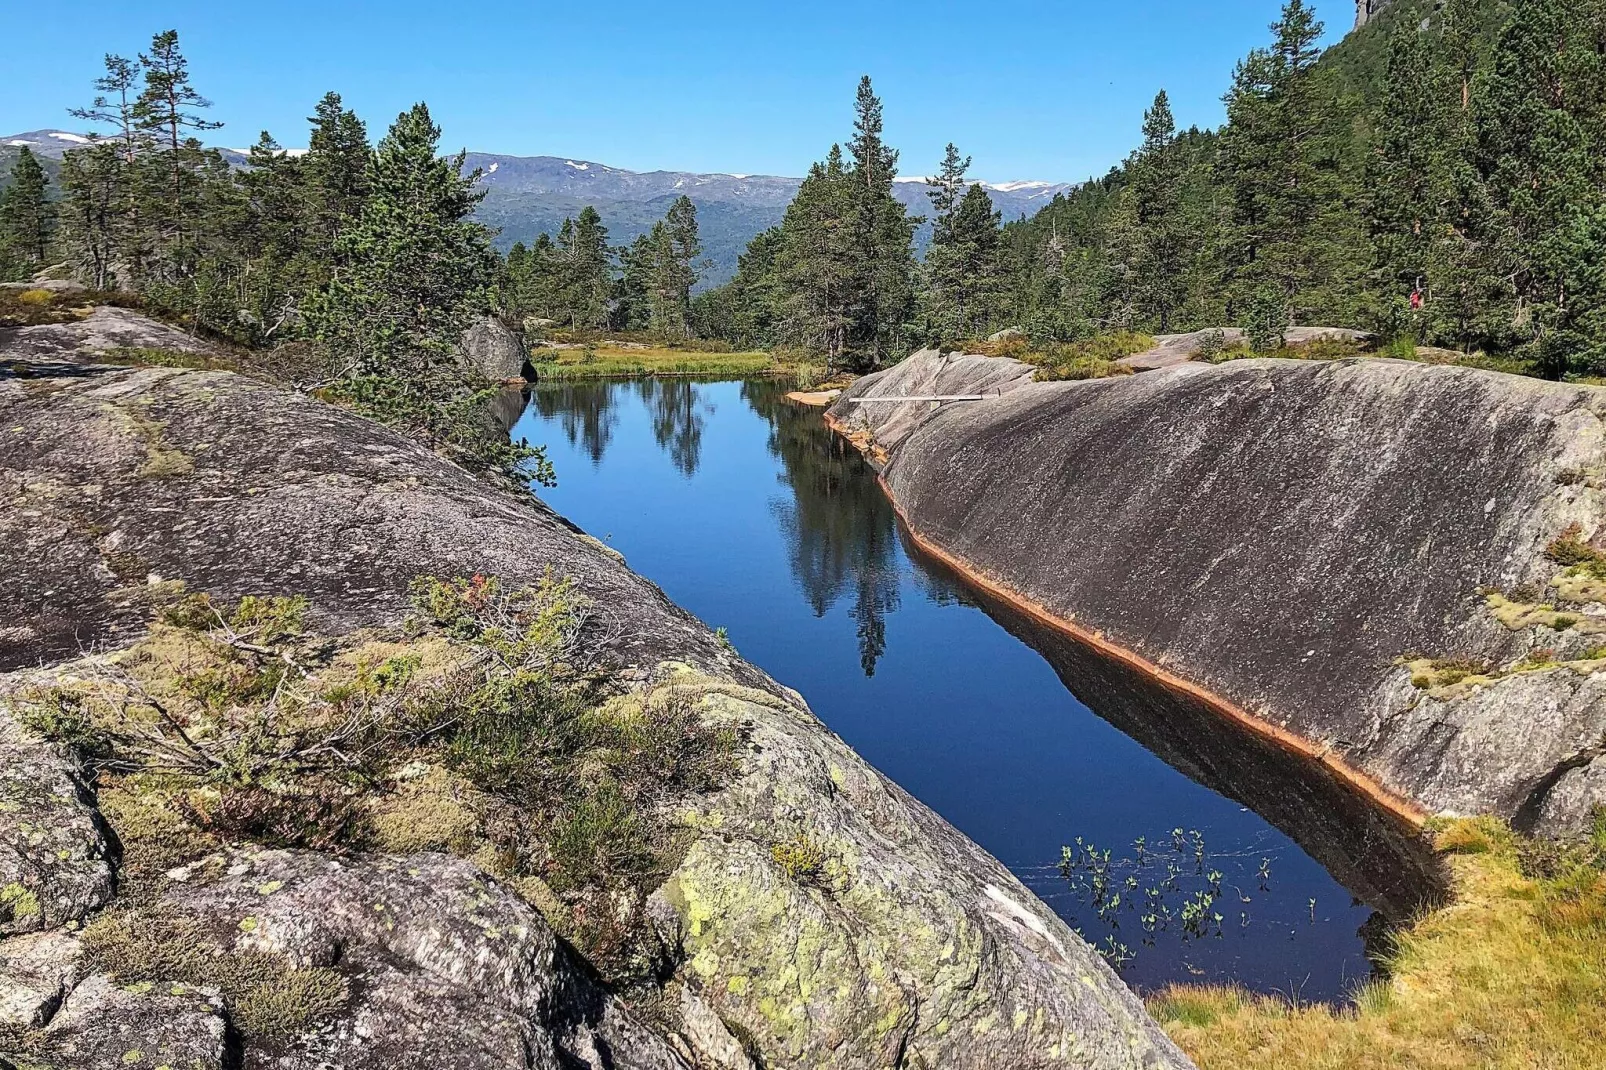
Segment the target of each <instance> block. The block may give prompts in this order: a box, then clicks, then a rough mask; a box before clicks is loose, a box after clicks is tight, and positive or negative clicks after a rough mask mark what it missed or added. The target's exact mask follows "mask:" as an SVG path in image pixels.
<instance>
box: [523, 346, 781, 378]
mask: <svg viewBox="0 0 1606 1070" xmlns="http://www.w3.org/2000/svg"><path fill="white" fill-rule="evenodd" d="M530 359H531V363H532V364H533V365H534V366H535V370H536V372H537V374H539V375H540V376H541V378H543V379H602V378H614V377H623V376H635V375H710V376H712V375H721V376H747V375H766V374H770V373H778V372H783V371H785V370H786V367H785V366H783V365H782V364H781V363H780V362H779V361H777V360H776V359H775V358H774V357H773V356H771V355H770V354H768V353H758V352H748V353H705V352H700V351H697V350H692V349H671V348H669V347H667V346H652V347H650V348H646V349H641V348H627V347H614V346H608V345H598V346H593V347H591V348H590V349H557V350H547V351H545V352H543V351H540V350H537V351H536V352H534V353H532V354H531V355H530Z"/></svg>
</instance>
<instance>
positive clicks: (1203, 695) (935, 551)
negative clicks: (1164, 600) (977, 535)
mask: <svg viewBox="0 0 1606 1070" xmlns="http://www.w3.org/2000/svg"><path fill="white" fill-rule="evenodd" d="M825 424H826V426H827V427H829V428H830V429H831V430H832V431H834V432H836V433H837V434H839V435H841V436H842V437H843V438H844V439H845V440H847V441H848V442H849V443H851V444H852V445H853V446H854V447H855V448H856V449H859V450H860V451H861V452H864V451H865V447H864V446H861V445H860V444H859V443H857V442H855V441H854V440H853V437H852V436H851V435H849V434H848V433H847V431H846V429H845V428H844V427H843V426H842V425H841V423H840V422H839V421H837V420H836V419H834V418H832V416H831V415H830V413H826V414H825ZM876 482H877V483H878V484H880V486H881V490H882V493H884V494H885V495H886V496H887V501H889V502H891V503H892V511H893V512H894V513H895V514H896V515H897V517H898V522H899V523H900V524H902V525H903V528H904V531H905V532H907V533H908V535H909V538H910V539H911V540H912V541H913V542H914V544H915V545H916V546H917V547H919V548H920V551H921V552H922V553H925V554H929V555H931V556H932V557H934V558H936V559H937V560H938V561H941V562H942V563H943V564H944V565H946V566H947V567H948V568H950V569H953V570H954V571H955V572H957V573H959V575H961V576H963V577H964V578H965V580H966V581H968V582H969V583H973V584H975V585H976V586H977V587H980V588H981V589H982V590H984V591H986V592H987V593H988V594H990V595H992V596H993V597H994V598H997V599H998V600H999V601H1001V602H1004V603H1006V604H1008V605H1009V606H1011V607H1013V608H1014V609H1016V610H1018V611H1019V612H1021V613H1024V614H1026V615H1027V616H1028V617H1030V618H1032V619H1033V620H1035V621H1037V622H1038V623H1040V624H1043V625H1046V626H1047V627H1050V628H1053V629H1054V630H1055V631H1057V632H1061V633H1063V634H1064V635H1067V636H1069V637H1070V638H1071V639H1073V640H1075V641H1076V642H1078V643H1081V644H1082V645H1084V646H1087V647H1090V648H1092V649H1093V650H1095V651H1097V652H1098V653H1100V654H1102V655H1104V656H1105V657H1109V658H1113V659H1114V660H1116V661H1118V662H1120V663H1122V664H1123V665H1125V666H1127V667H1128V668H1131V669H1133V670H1135V671H1137V672H1139V673H1142V674H1143V675H1145V676H1147V677H1149V678H1150V679H1152V680H1154V681H1156V682H1157V683H1159V684H1160V685H1161V686H1163V687H1165V688H1167V689H1168V690H1171V691H1174V692H1180V693H1181V694H1183V695H1186V696H1188V697H1189V698H1193V699H1196V700H1198V701H1199V702H1202V703H1203V704H1204V705H1205V707H1206V708H1208V709H1210V710H1211V711H1213V712H1215V713H1216V714H1218V715H1219V716H1222V717H1225V718H1227V719H1228V720H1231V721H1234V722H1236V723H1237V724H1240V725H1242V726H1243V727H1244V728H1246V729H1248V730H1249V731H1251V732H1253V733H1255V734H1256V735H1258V736H1262V737H1264V738H1266V739H1269V740H1270V741H1271V742H1273V743H1274V744H1276V745H1277V746H1279V747H1281V748H1282V749H1283V750H1285V751H1288V752H1289V753H1291V754H1293V755H1295V756H1297V757H1299V758H1303V759H1305V760H1307V761H1312V762H1315V763H1316V764H1317V765H1320V766H1321V767H1322V768H1323V769H1324V770H1326V771H1327V772H1328V773H1329V774H1330V775H1332V776H1334V777H1336V778H1337V779H1339V780H1341V781H1343V782H1344V783H1346V784H1348V785H1349V786H1350V787H1352V788H1354V789H1355V790H1356V791H1359V792H1360V793H1361V794H1363V795H1365V796H1367V797H1368V798H1370V799H1371V800H1372V801H1373V802H1375V803H1377V804H1378V805H1379V806H1381V807H1382V808H1383V809H1385V810H1387V811H1389V812H1390V813H1392V814H1394V815H1395V816H1396V817H1399V818H1401V819H1402V820H1404V821H1407V822H1409V823H1410V824H1412V825H1421V824H1422V822H1423V821H1425V820H1426V819H1427V816H1428V815H1427V812H1426V811H1424V810H1423V809H1422V808H1421V807H1420V806H1418V805H1416V804H1415V803H1414V802H1411V801H1410V800H1409V799H1406V798H1404V797H1403V796H1401V795H1399V794H1398V793H1396V792H1394V791H1392V790H1390V789H1389V788H1387V787H1385V786H1384V785H1383V784H1381V783H1379V782H1378V781H1377V779H1376V778H1374V777H1372V776H1371V775H1369V774H1367V773H1364V772H1362V771H1361V770H1359V769H1356V768H1355V767H1354V766H1352V765H1350V764H1348V763H1347V762H1345V761H1344V760H1343V759H1341V758H1339V757H1338V756H1337V755H1335V754H1334V753H1333V752H1332V751H1331V750H1330V749H1329V748H1327V747H1322V746H1318V745H1317V744H1315V743H1312V742H1311V741H1310V740H1308V739H1306V738H1305V737H1304V736H1301V735H1299V734H1298V733H1295V732H1290V731H1289V730H1288V729H1286V728H1284V727H1282V726H1281V725H1278V724H1274V723H1273V722H1271V721H1268V720H1266V719H1265V718H1264V717H1260V716H1258V715H1256V714H1253V713H1250V712H1249V711H1248V710H1246V709H1244V708H1243V707H1241V706H1239V705H1237V704H1236V703H1233V702H1230V701H1228V700H1227V699H1225V698H1222V697H1221V696H1220V695H1217V694H1216V693H1215V692H1213V691H1210V690H1207V689H1206V688H1203V687H1201V686H1199V685H1198V684H1196V683H1194V682H1193V681H1191V680H1188V679H1186V678H1184V677H1182V676H1178V675H1177V674H1176V673H1174V672H1171V671H1170V670H1169V669H1166V668H1163V667H1162V666H1159V665H1156V664H1155V663H1154V662H1152V661H1150V660H1149V659H1148V658H1145V657H1144V656H1143V655H1141V654H1138V653H1136V652H1135V651H1132V650H1128V649H1127V648H1126V647H1123V646H1120V645H1118V644H1116V643H1113V642H1111V641H1110V640H1108V639H1106V638H1105V637H1104V635H1103V633H1102V632H1097V631H1089V630H1088V629H1087V628H1084V627H1082V626H1081V625H1079V624H1077V623H1076V622H1075V621H1072V620H1069V619H1067V618H1065V617H1061V616H1059V615H1058V614H1056V613H1054V612H1053V611H1052V610H1050V609H1049V608H1048V607H1047V606H1044V605H1041V604H1040V603H1038V602H1034V601H1033V600H1031V599H1030V598H1028V597H1026V596H1025V595H1023V594H1021V593H1020V592H1018V591H1016V590H1014V589H1013V588H1011V587H1009V586H1008V585H1007V584H1005V583H1003V582H1001V581H999V580H995V579H993V578H992V577H990V576H988V575H987V574H986V573H985V572H983V571H982V570H981V569H980V568H979V567H977V566H976V565H973V564H971V563H970V562H969V561H966V560H965V559H964V558H962V557H960V556H959V555H958V554H955V553H952V552H951V551H948V550H945V549H943V547H941V546H939V545H938V544H937V543H936V542H935V541H934V540H932V539H929V538H927V537H926V536H924V535H922V534H921V533H920V529H919V528H917V527H915V525H914V522H913V521H912V520H910V518H909V515H908V514H907V513H906V512H904V509H903V506H902V505H901V504H899V502H898V498H897V496H896V495H894V494H893V493H892V488H891V487H890V486H888V485H887V481H886V479H885V478H884V477H883V476H882V475H881V474H880V473H877V474H876Z"/></svg>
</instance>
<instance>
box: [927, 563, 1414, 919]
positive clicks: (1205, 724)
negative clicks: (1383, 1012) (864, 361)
mask: <svg viewBox="0 0 1606 1070" xmlns="http://www.w3.org/2000/svg"><path fill="white" fill-rule="evenodd" d="M908 549H909V552H910V554H911V556H913V555H919V556H920V559H921V560H922V561H923V562H924V563H925V564H926V567H928V568H930V569H934V570H942V571H947V568H946V566H944V565H942V564H941V563H939V562H936V561H931V560H928V559H926V558H925V555H924V554H921V552H920V551H919V549H918V548H916V547H914V546H913V545H910V546H909V547H908ZM976 601H977V604H979V605H980V606H981V608H982V610H983V611H984V612H986V613H987V615H988V616H990V617H992V618H993V619H994V620H995V621H997V622H998V623H999V624H1000V625H1001V626H1003V627H1004V629H1005V630H1007V631H1009V632H1010V633H1012V634H1013V635H1015V636H1016V637H1017V638H1018V639H1020V640H1021V641H1023V642H1024V643H1026V645H1028V646H1030V647H1032V648H1033V649H1034V650H1036V651H1037V652H1038V653H1040V654H1041V655H1042V656H1043V658H1044V660H1046V661H1047V662H1048V663H1049V664H1050V665H1052V666H1053V667H1054V671H1055V672H1056V673H1057V674H1058V675H1059V677H1060V679H1061V680H1062V681H1064V683H1065V687H1066V689H1067V690H1069V691H1070V692H1071V694H1073V695H1075V696H1076V697H1077V698H1079V699H1081V700H1082V701H1083V702H1084V703H1085V704H1086V705H1087V707H1088V709H1090V710H1092V711H1093V712H1094V713H1096V714H1098V716H1100V717H1102V718H1104V719H1105V720H1107V721H1109V722H1110V723H1111V724H1113V725H1115V727H1117V728H1119V729H1120V730H1121V731H1122V732H1124V733H1126V734H1127V735H1128V736H1130V737H1132V738H1133V739H1135V740H1137V741H1138V742H1139V743H1141V744H1142V745H1143V746H1144V747H1145V748H1146V749H1147V750H1149V751H1150V752H1151V753H1153V754H1156V755H1158V756H1159V757H1160V758H1162V759H1164V760H1165V762H1166V763H1167V764H1168V765H1170V766H1171V767H1172V768H1174V769H1177V770H1179V771H1180V772H1182V773H1184V774H1186V775H1187V776H1189V777H1191V778H1192V779H1193V780H1195V781H1197V782H1198V783H1200V784H1203V785H1205V786H1206V787H1208V788H1210V789H1212V790H1213V791H1217V792H1220V793H1221V794H1223V795H1226V796H1227V797H1229V798H1232V799H1236V800H1238V801H1239V802H1241V803H1243V804H1244V805H1245V806H1248V807H1249V808H1250V809H1252V810H1254V811H1255V812H1256V813H1257V814H1259V815H1260V816H1261V817H1264V818H1265V819H1266V820H1268V821H1270V822H1271V823H1272V824H1273V825H1276V826H1277V827H1278V828H1280V829H1281V830H1282V831H1283V832H1285V833H1287V834H1288V836H1289V837H1290V838H1291V839H1293V840H1294V842H1295V843H1297V844H1299V845H1300V846H1301V847H1302V848H1304V849H1305V851H1306V852H1307V853H1309V854H1310V856H1311V857H1312V858H1315V859H1316V860H1317V861H1318V862H1320V863H1321V864H1322V866H1323V867H1324V868H1325V869H1326V870H1327V871H1328V872H1329V873H1331V874H1332V875H1333V876H1335V877H1337V878H1338V880H1339V881H1340V883H1342V884H1343V885H1344V886H1345V887H1346V888H1348V889H1349V890H1350V892H1352V893H1353V894H1354V895H1355V896H1356V897H1357V898H1358V899H1360V900H1361V901H1363V902H1365V903H1366V904H1367V905H1368V906H1370V907H1372V908H1373V909H1374V910H1377V911H1378V912H1379V913H1380V915H1382V916H1383V917H1384V918H1386V919H1387V921H1389V922H1392V923H1396V924H1397V923H1400V922H1404V921H1406V920H1408V919H1410V918H1411V917H1412V916H1413V915H1414V914H1416V913H1417V912H1418V911H1419V910H1420V909H1421V908H1422V907H1423V906H1425V905H1427V904H1430V903H1433V902H1436V901H1438V900H1439V899H1441V898H1442V896H1443V891H1444V885H1443V875H1442V873H1441V871H1440V868H1439V865H1438V862H1437V860H1436V859H1435V857H1434V854H1433V851H1432V850H1431V849H1430V848H1429V846H1428V844H1427V843H1426V841H1425V840H1424V839H1423V838H1422V837H1421V836H1420V835H1418V834H1417V832H1416V830H1415V829H1414V828H1413V827H1412V826H1410V825H1409V824H1407V823H1406V822H1405V821H1404V820H1403V819H1400V818H1397V817H1395V816H1394V815H1393V814H1392V813H1390V812H1388V811H1386V810H1383V809H1382V808H1381V807H1379V806H1377V805H1376V804H1374V803H1373V802H1372V801H1371V800H1370V799H1368V798H1366V797H1365V796H1364V795H1362V794H1361V793H1360V792H1359V791H1358V790H1356V789H1355V788H1353V787H1351V786H1350V785H1348V784H1347V783H1345V782H1343V781H1341V780H1339V779H1338V778H1337V777H1336V776H1334V775H1333V774H1332V773H1331V772H1330V771H1329V770H1328V769H1327V768H1326V767H1325V766H1322V765H1321V764H1320V763H1318V762H1315V761H1312V760H1310V759H1308V758H1305V757H1302V756H1298V755H1295V754H1293V753H1292V752H1290V751H1288V750H1286V749H1284V748H1282V747H1280V746H1278V745H1277V744H1276V743H1274V742H1272V741H1271V740H1269V739H1267V738H1265V737H1264V736H1261V735H1259V734H1258V733H1255V732H1252V731H1250V730H1248V729H1247V728H1245V727H1243V726H1241V725H1239V724H1237V723H1236V722H1233V721H1231V720H1229V719H1227V718H1226V717H1224V716H1222V715H1221V714H1219V713H1217V712H1216V711H1215V710H1212V709H1211V708H1209V707H1208V706H1206V705H1205V704H1204V703H1203V702H1202V701H1201V700H1199V699H1198V698H1196V697H1194V696H1192V695H1188V694H1186V693H1184V692H1181V691H1178V690H1173V689H1171V688H1168V687H1165V686H1164V685H1162V684H1160V683H1159V682H1158V681H1156V680H1154V679H1152V678H1150V677H1148V676H1146V675H1144V674H1143V673H1140V672H1138V671H1137V670H1135V669H1133V668H1131V667H1129V666H1127V665H1125V664H1123V663H1122V662H1119V661H1116V660H1115V659H1113V658H1110V657H1108V656H1107V655H1104V654H1102V653H1100V652H1098V651H1096V650H1093V649H1092V648H1090V647H1088V646H1086V645H1084V644H1082V643H1080V642H1077V641H1076V640H1075V639H1073V638H1071V637H1070V636H1068V635H1066V634H1065V633H1063V632H1060V631H1058V630H1055V629H1052V628H1049V627H1047V626H1046V625H1043V624H1040V623H1038V622H1037V621H1035V620H1033V619H1031V618H1029V617H1027V616H1025V615H1024V614H1022V613H1020V612H1019V611H1017V610H1016V609H1014V608H1013V607H1011V606H1009V605H1007V604H1006V603H1003V602H1001V601H999V600H998V599H996V598H994V597H993V596H991V595H988V594H986V593H985V592H977V594H976ZM1373 935H1374V936H1375V935H1376V934H1375V933H1374V934H1373Z"/></svg>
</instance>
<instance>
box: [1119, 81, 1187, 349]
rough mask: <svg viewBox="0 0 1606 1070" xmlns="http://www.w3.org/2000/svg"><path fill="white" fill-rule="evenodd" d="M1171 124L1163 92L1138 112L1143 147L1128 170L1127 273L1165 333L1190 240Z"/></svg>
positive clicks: (1177, 303)
mask: <svg viewBox="0 0 1606 1070" xmlns="http://www.w3.org/2000/svg"><path fill="white" fill-rule="evenodd" d="M1175 142H1176V121H1175V120H1174V119H1173V118H1172V115H1171V102H1170V100H1169V99H1168V98H1167V96H1166V93H1165V90H1163V89H1162V90H1160V92H1159V93H1157V94H1156V95H1155V98H1154V103H1153V105H1151V106H1150V107H1149V109H1148V110H1147V111H1145V112H1144V113H1143V147H1142V148H1140V149H1139V150H1138V153H1137V156H1136V157H1135V158H1134V159H1133V161H1132V163H1131V166H1130V167H1129V169H1128V170H1129V173H1130V175H1131V196H1132V201H1133V204H1132V210H1133V217H1134V218H1133V225H1134V229H1135V234H1134V238H1135V241H1136V245H1137V249H1136V254H1135V256H1134V258H1133V259H1134V265H1133V270H1134V273H1135V274H1136V276H1137V286H1136V296H1137V302H1138V305H1139V308H1140V311H1141V312H1142V313H1143V314H1144V316H1145V317H1146V318H1149V319H1152V320H1153V321H1154V322H1155V323H1156V324H1158V326H1159V328H1160V330H1161V331H1162V332H1164V331H1169V330H1171V327H1172V319H1173V318H1174V317H1175V316H1176V314H1177V310H1178V309H1179V308H1180V307H1181V305H1182V303H1183V301H1184V300H1185V299H1186V293H1185V287H1186V272H1187V269H1188V264H1189V260H1190V253H1191V248H1190V247H1191V244H1192V243H1191V239H1190V228H1189V225H1188V220H1187V219H1186V218H1185V215H1184V208H1183V183H1184V181H1185V176H1184V174H1183V170H1182V160H1181V158H1180V156H1179V155H1178V153H1177V147H1176V144H1175Z"/></svg>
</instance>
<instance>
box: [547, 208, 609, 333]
mask: <svg viewBox="0 0 1606 1070" xmlns="http://www.w3.org/2000/svg"><path fill="white" fill-rule="evenodd" d="M557 255H558V259H559V261H560V262H561V264H562V269H561V270H562V283H561V287H562V296H561V298H560V305H561V307H562V309H563V318H566V319H567V320H568V321H569V322H570V323H571V324H573V325H574V326H576V327H589V328H596V329H601V328H605V327H607V326H608V321H609V302H610V300H611V299H612V296H613V253H612V251H611V250H610V249H609V248H608V228H607V227H605V226H603V224H602V216H601V215H600V214H599V213H598V212H597V210H596V209H595V208H593V207H591V206H590V205H586V206H585V207H584V208H582V209H580V214H579V215H578V216H577V217H576V218H575V219H573V220H568V219H565V220H564V221H563V229H562V230H561V231H560V232H559V234H558V248H557Z"/></svg>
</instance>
